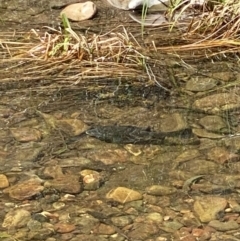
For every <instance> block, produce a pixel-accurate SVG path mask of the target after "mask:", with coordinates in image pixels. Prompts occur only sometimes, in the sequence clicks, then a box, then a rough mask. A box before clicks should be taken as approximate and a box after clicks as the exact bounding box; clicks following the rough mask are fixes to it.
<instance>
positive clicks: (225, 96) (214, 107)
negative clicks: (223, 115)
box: [193, 93, 240, 114]
mask: <svg viewBox="0 0 240 241" xmlns="http://www.w3.org/2000/svg"><path fill="white" fill-rule="evenodd" d="M239 107H240V96H238V95H237V94H234V93H219V94H213V95H209V96H206V97H203V98H201V99H198V100H196V101H194V103H193V108H195V109H197V110H201V111H205V112H209V113H213V114H214V113H219V112H221V111H229V110H233V109H236V108H239Z"/></svg>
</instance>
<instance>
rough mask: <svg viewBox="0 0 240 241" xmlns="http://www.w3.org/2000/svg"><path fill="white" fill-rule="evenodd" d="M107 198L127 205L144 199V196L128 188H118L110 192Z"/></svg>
mask: <svg viewBox="0 0 240 241" xmlns="http://www.w3.org/2000/svg"><path fill="white" fill-rule="evenodd" d="M106 198H108V199H113V200H114V201H117V202H120V203H127V202H131V201H136V200H140V199H142V194H141V193H139V192H137V191H135V190H132V189H129V188H126V187H117V188H115V189H112V190H110V191H109V192H108V193H107V195H106Z"/></svg>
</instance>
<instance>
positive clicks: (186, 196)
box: [0, 1, 240, 241]
mask: <svg viewBox="0 0 240 241" xmlns="http://www.w3.org/2000/svg"><path fill="white" fill-rule="evenodd" d="M97 3H98V4H99V2H97ZM15 4H19V2H18V1H17V2H16V3H15ZM15 4H13V5H12V6H9V5H6V4H5V5H3V6H1V9H0V11H1V12H4V14H3V15H1V16H2V19H3V20H2V22H1V26H0V28H1V29H3V30H4V32H2V34H1V39H6V38H7V39H8V40H9V39H10V40H12V41H17V40H21V41H23V40H24V39H25V40H26V32H28V31H29V29H30V28H39V29H41V27H42V26H46V25H48V26H49V25H50V26H51V25H52V26H54V27H56V26H57V24H58V22H59V20H58V17H57V16H58V15H57V13H58V12H57V11H58V10H56V9H51V8H49V7H48V5H47V3H46V2H45V1H40V2H39V1H37V5H35V4H36V2H29V4H30V5H29V6H27V8H28V7H31V8H32V9H31V11H30V8H29V11H27V12H26V13H25V14H24V15H23V16H22V15H21V11H22V9H21V8H19V7H16V6H15ZM14 6H15V7H14ZM25 7H26V6H25V5H23V6H22V8H23V9H24V8H25ZM32 11H34V13H33V12H32ZM8 14H9V15H8ZM115 15H116V16H115ZM127 16H128V13H126V12H123V11H119V10H116V9H113V8H112V7H107V5H106V6H105V5H104V6H102V8H100V11H99V13H98V15H97V16H96V18H94V19H93V20H89V21H86V23H85V24H84V26H83V25H82V24H76V23H75V24H73V26H74V29H75V30H76V31H77V30H84V29H86V28H88V27H89V32H91V31H92V32H99V28H101V31H107V30H108V29H109V28H110V27H111V26H110V25H109V24H108V22H107V21H109V19H111V21H110V22H111V24H112V26H116V24H119V23H120V24H124V25H125V26H126V28H127V30H128V31H129V32H130V31H132V32H133V34H136V36H137V38H138V39H139V41H140V40H141V38H140V36H141V34H140V26H138V25H137V24H135V23H134V24H133V22H131V20H130V18H127ZM96 23H97V24H98V26H96V25H97V24H96ZM6 26H8V27H7V28H6ZM13 29H15V30H16V34H12V35H11V34H10V33H11V32H12V33H13ZM20 31H21V33H20V34H19V33H18V32H20ZM25 31H26V32H25ZM41 31H42V30H41ZM118 31H120V30H118ZM156 31H161V29H157V30H156V29H146V35H145V38H144V39H143V40H141V41H143V42H144V41H145V42H147V41H148V40H149V39H151V36H152V38H154V40H155V41H159V42H157V43H159V45H161V44H162V45H164V43H162V42H161V41H162V36H158V34H157V33H156ZM7 33H8V34H9V35H8V36H7V37H6V34H7ZM153 33H154V37H153V35H152V34H153ZM174 34H176V33H174ZM174 34H172V35H171V36H172V39H174V37H175V38H176V35H174ZM165 38H166V36H165ZM9 46H12V45H9ZM3 47H6V45H4V46H3ZM145 51H146V53H148V48H147V47H146V49H145ZM10 52H11V49H10ZM10 52H9V49H7V48H2V49H1V52H0V54H1V56H2V59H1V62H0V79H1V85H0V92H1V94H0V127H1V129H0V137H1V138H0V143H1V145H0V163H1V165H0V171H1V175H0V178H1V179H0V180H1V181H0V185H1V186H0V188H1V194H0V195H1V203H0V205H1V210H2V211H1V213H0V220H1V221H2V222H1V223H3V224H2V226H1V228H0V233H1V236H2V237H5V239H6V240H16V239H17V240H49V241H50V240H59V239H60V240H156V241H158V240H180V238H181V237H183V236H187V237H189V238H191V239H190V240H197V238H198V237H201V238H202V240H226V237H228V238H229V237H232V238H239V237H238V236H239V233H238V231H237V230H238V225H239V223H240V221H239V210H240V209H239V197H238V193H239V188H240V184H239V179H240V175H239V172H240V165H239V150H240V137H239V131H240V130H239V121H240V119H239V114H240V113H239V107H240V90H239V81H240V72H239V65H238V63H237V60H236V59H235V58H234V56H229V57H228V58H224V57H223V56H222V57H221V59H216V58H215V59H213V58H212V59H207V58H201V59H199V58H194V56H193V57H192V58H186V59H180V58H179V57H178V56H174V55H170V54H169V55H167V54H163V53H155V54H154V53H152V52H150V51H149V55H150V56H151V59H150V60H149V62H147V63H148V67H149V69H151V70H152V72H153V76H155V78H156V79H155V80H156V81H157V83H156V81H155V80H154V78H152V79H150V80H149V75H147V74H146V72H145V71H144V69H143V68H141V67H140V68H136V69H134V71H136V75H135V76H134V77H133V75H131V74H130V73H129V74H128V71H130V70H131V71H133V69H132V68H130V67H129V66H128V68H127V69H126V73H124V64H123V65H121V64H119V65H114V64H112V66H113V68H114V69H113V70H112V71H111V68H110V67H109V66H111V65H109V64H108V65H107V64H105V63H99V66H100V67H101V68H102V69H103V68H104V67H106V68H107V69H108V72H107V76H105V75H103V74H99V73H98V72H97V71H96V67H97V65H98V64H96V63H93V64H91V65H90V64H89V63H81V62H79V61H77V60H72V61H69V60H66V61H65V60H62V61H58V62H54V61H44V60H36V59H34V58H28V59H19V58H16V57H15V59H14V60H13V59H12V58H10ZM168 56H169V57H168ZM153 57H154V58H153ZM121 68H122V69H121ZM117 69H118V70H119V71H117ZM83 70H84V71H86V70H88V71H89V72H88V73H91V76H92V77H91V78H88V76H87V75H84V74H82V73H83ZM159 84H160V86H159ZM161 86H163V87H164V88H162V87H161ZM102 126H104V128H102ZM94 128H95V129H94ZM96 128H97V129H96ZM99 130H100V131H99ZM186 130H187V131H190V132H187V134H186V132H185V131H186ZM89 133H90V134H89ZM163 133H164V134H163ZM184 133H185V134H184ZM189 133H190V135H189ZM158 140H159V142H158ZM117 187H126V188H130V189H133V190H135V191H138V192H139V193H140V194H141V195H142V196H141V195H140V194H139V193H137V194H136V196H131V195H130V194H127V196H124V195H125V193H126V190H121V191H120V194H116V195H117V196H114V195H115V192H113V191H112V192H110V190H112V189H114V190H115V188H117ZM107 193H108V195H107ZM109 196H111V198H109ZM128 198H130V200H128ZM131 198H132V199H131ZM209 198H210V199H211V198H212V200H214V203H215V206H216V207H217V208H218V209H217V210H216V211H215V212H214V213H212V212H211V209H213V207H211V206H210V204H209V203H211V202H209ZM126 200H127V201H126ZM225 203H226V204H225ZM199 205H200V206H201V205H203V207H205V208H204V209H203V213H202V212H201V208H197V207H199ZM204 205H205V206H204ZM206 213H209V216H207V217H206V215H205V214H206ZM204 215H205V216H204ZM19 217H20V218H19ZM214 220H215V221H216V220H217V221H219V222H220V224H218V226H216V223H211V222H213V221H214ZM215 221H214V222H215ZM223 221H224V222H223ZM230 221H231V222H232V223H230V224H229V225H230V227H225V226H224V225H225V224H226V223H227V224H228V222H230ZM214 225H215V226H214ZM232 227H235V228H232ZM16 229H17V230H18V231H17V232H16ZM208 229H209V230H211V231H208ZM197 231H198V232H199V233H200V234H198V235H199V236H196V233H197ZM201 232H202V233H201ZM203 233H204V234H203ZM206 233H208V235H209V236H207V237H208V238H206V239H204V237H205V236H204V235H207V234H206ZM224 235H225V236H224ZM1 236H0V237H1ZM181 240H183V239H181Z"/></svg>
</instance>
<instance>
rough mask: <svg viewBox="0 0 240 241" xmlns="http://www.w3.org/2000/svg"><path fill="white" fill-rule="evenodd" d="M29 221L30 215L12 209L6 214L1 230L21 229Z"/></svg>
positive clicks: (26, 212) (20, 210) (23, 211)
mask: <svg viewBox="0 0 240 241" xmlns="http://www.w3.org/2000/svg"><path fill="white" fill-rule="evenodd" d="M30 219H31V213H30V212H29V211H26V210H24V209H14V210H12V211H10V212H8V213H7V214H6V216H5V218H4V221H3V223H2V227H3V228H21V227H24V226H25V225H26V224H27V223H28V221H29V220H30Z"/></svg>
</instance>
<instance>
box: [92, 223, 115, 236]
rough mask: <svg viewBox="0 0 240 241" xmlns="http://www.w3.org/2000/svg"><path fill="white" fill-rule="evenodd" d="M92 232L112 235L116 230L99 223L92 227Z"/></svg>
mask: <svg viewBox="0 0 240 241" xmlns="http://www.w3.org/2000/svg"><path fill="white" fill-rule="evenodd" d="M93 233H95V234H103V235H112V234H114V233H116V230H115V228H113V227H112V226H110V225H106V224H103V223H100V224H99V225H97V227H95V228H94V229H93Z"/></svg>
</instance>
